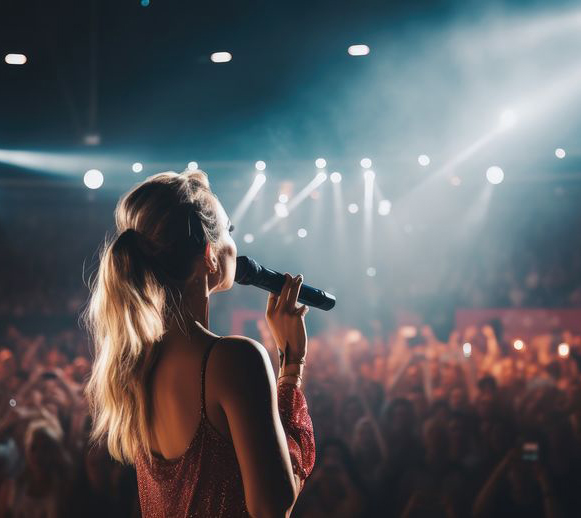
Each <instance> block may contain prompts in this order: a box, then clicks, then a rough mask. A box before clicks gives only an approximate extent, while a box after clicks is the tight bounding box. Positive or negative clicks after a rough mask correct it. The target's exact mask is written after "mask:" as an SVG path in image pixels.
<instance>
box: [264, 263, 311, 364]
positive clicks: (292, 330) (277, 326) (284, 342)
mask: <svg viewBox="0 0 581 518" xmlns="http://www.w3.org/2000/svg"><path fill="white" fill-rule="evenodd" d="M284 275H285V277H286V279H285V283H284V285H283V287H282V290H281V292H280V295H278V296H277V295H275V294H274V293H269V294H268V302H267V306H266V323H267V324H268V327H269V329H270V332H271V333H272V336H273V337H274V341H275V342H276V346H277V347H278V349H279V351H281V352H282V353H284V358H285V362H288V361H292V362H298V361H300V360H301V359H303V358H305V357H306V356H307V329H306V327H305V320H304V317H305V315H306V314H307V313H308V311H309V308H308V306H306V305H297V298H298V295H299V290H300V288H301V285H302V283H303V277H302V275H300V274H299V275H297V276H296V277H294V278H293V277H292V276H291V275H290V274H289V273H285V274H284Z"/></svg>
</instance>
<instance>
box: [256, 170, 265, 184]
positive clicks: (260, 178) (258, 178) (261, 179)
mask: <svg viewBox="0 0 581 518" xmlns="http://www.w3.org/2000/svg"><path fill="white" fill-rule="evenodd" d="M254 182H255V183H256V184H257V185H259V186H260V185H262V184H264V182H266V175H265V174H264V173H257V174H256V176H255V177H254Z"/></svg>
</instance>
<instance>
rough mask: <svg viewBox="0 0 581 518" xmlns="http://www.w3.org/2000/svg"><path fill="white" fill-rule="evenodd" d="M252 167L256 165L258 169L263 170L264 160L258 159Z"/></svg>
mask: <svg viewBox="0 0 581 518" xmlns="http://www.w3.org/2000/svg"><path fill="white" fill-rule="evenodd" d="M254 167H256V169H257V170H258V171H264V170H265V169H266V162H264V161H263V160H259V161H258V162H256V164H254Z"/></svg>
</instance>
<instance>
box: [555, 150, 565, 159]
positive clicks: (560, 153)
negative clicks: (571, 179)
mask: <svg viewBox="0 0 581 518" xmlns="http://www.w3.org/2000/svg"><path fill="white" fill-rule="evenodd" d="M566 154H567V153H566V152H565V150H564V149H563V148H562V147H558V148H557V149H555V156H556V157H557V158H559V159H561V158H565V155H566Z"/></svg>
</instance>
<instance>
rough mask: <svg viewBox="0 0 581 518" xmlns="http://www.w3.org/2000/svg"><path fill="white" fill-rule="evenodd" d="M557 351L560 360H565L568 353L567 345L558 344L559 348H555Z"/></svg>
mask: <svg viewBox="0 0 581 518" xmlns="http://www.w3.org/2000/svg"><path fill="white" fill-rule="evenodd" d="M557 351H558V352H559V356H560V357H561V358H567V357H568V356H569V352H570V347H569V344H566V343H565V342H563V343H562V344H559V347H557Z"/></svg>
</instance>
